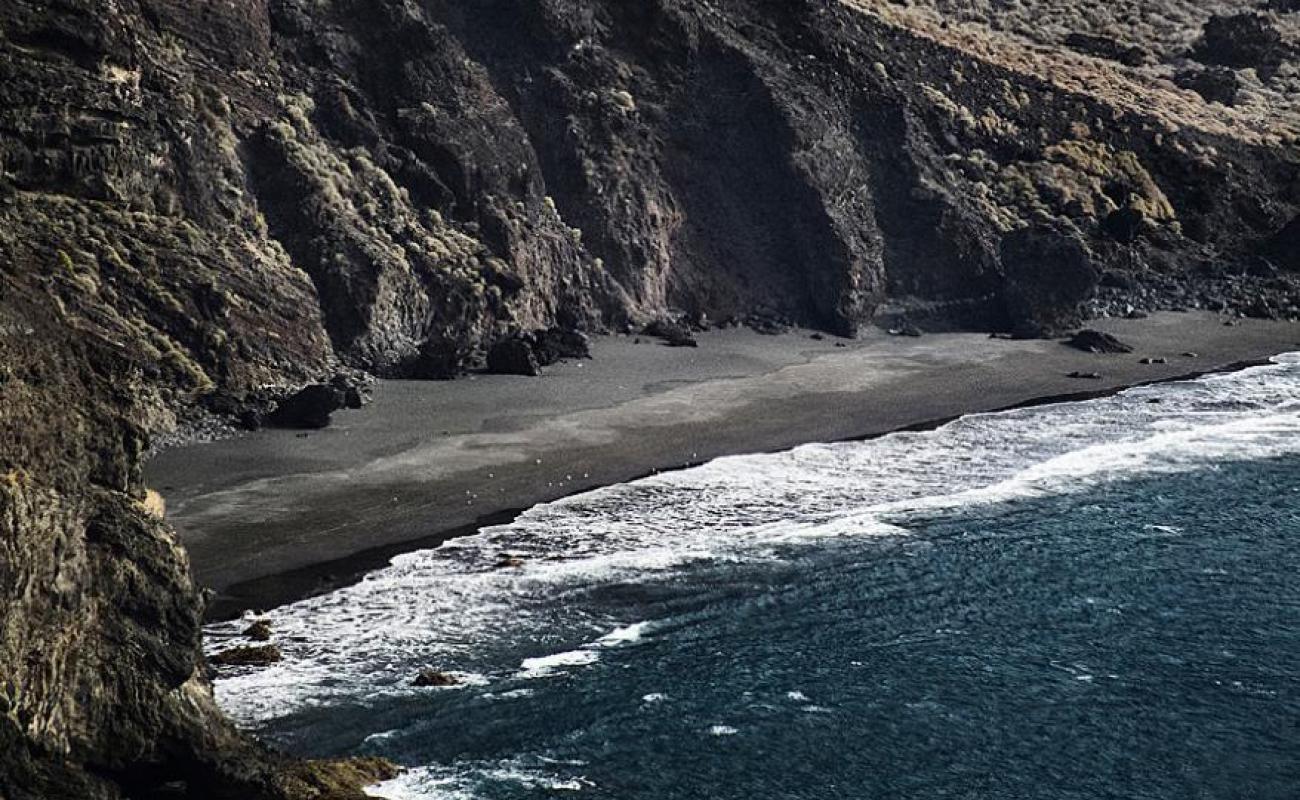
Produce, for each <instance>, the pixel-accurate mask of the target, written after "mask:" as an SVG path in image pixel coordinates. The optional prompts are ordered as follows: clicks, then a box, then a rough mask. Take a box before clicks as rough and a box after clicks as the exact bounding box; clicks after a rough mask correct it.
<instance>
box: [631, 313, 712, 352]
mask: <svg viewBox="0 0 1300 800" xmlns="http://www.w3.org/2000/svg"><path fill="white" fill-rule="evenodd" d="M641 332H642V333H644V334H645V335H646V336H653V337H655V338H656V339H662V340H663V342H664V344H666V345H668V346H669V347H699V342H697V341H695V335H694V334H693V333H691V329H690V328H689V327H687V326H686V325H683V324H682V323H680V322H674V321H673V320H671V319H668V318H667V317H660V318H659V319H656V320H653V321H651V322H650V324H648V325H646V326H645V328H644V329H643V330H642V331H641Z"/></svg>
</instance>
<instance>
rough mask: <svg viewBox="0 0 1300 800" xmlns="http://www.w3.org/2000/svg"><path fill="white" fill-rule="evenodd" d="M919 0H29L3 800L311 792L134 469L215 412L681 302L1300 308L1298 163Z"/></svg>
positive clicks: (7, 319)
mask: <svg viewBox="0 0 1300 800" xmlns="http://www.w3.org/2000/svg"><path fill="white" fill-rule="evenodd" d="M966 5H970V4H966ZM901 8H902V7H900V6H896V5H895V4H889V3H883V4H873V3H867V2H861V3H857V4H856V5H854V6H850V5H847V4H844V3H837V2H829V1H828V0H713V2H710V3H703V2H695V1H694V0H644V1H643V2H635V3H633V2H626V1H625V0H470V1H469V2H460V3H445V2H441V1H440V0H421V1H419V2H397V1H396V0H329V1H328V2H308V0H233V1H232V2H225V3H201V4H193V3H181V2H178V0H131V1H130V2H119V3H114V4H104V3H94V2H91V1H90V0H63V1H62V2H59V3H57V4H51V3H46V2H36V1H35V0H0V600H3V602H0V627H2V629H3V637H0V675H4V676H5V678H6V680H5V682H4V683H3V685H0V795H4V796H5V797H7V798H10V800H26V799H27V798H48V797H86V798H114V797H121V796H135V797H148V796H150V794H152V793H155V792H156V791H161V789H162V788H163V787H172V789H175V791H176V792H179V793H182V794H183V793H184V792H185V791H186V790H187V789H190V788H191V787H202V789H201V790H200V789H198V788H194V789H193V792H192V793H193V794H195V795H196V796H199V795H203V796H212V797H241V798H245V797H246V798H258V797H287V796H292V791H305V789H302V787H303V786H304V785H307V784H311V785H316V784H315V783H312V781H315V780H316V779H315V778H312V779H310V780H309V779H308V778H306V777H303V776H301V775H299V776H298V777H295V778H293V779H292V780H289V779H287V778H285V777H284V776H285V774H286V773H285V772H284V769H283V768H284V766H285V764H284V762H283V761H281V760H280V759H278V757H276V756H274V755H273V754H269V753H266V752H265V751H262V750H260V749H258V748H256V747H254V746H252V745H250V744H248V743H247V742H245V741H244V740H242V739H241V738H240V737H239V736H237V735H236V734H235V733H234V732H233V731H232V730H231V728H230V727H229V725H228V724H227V723H226V722H225V721H224V720H223V719H222V718H221V716H220V714H219V713H218V712H217V711H216V709H215V706H214V704H213V703H212V700H211V696H210V692H209V690H208V687H207V684H206V682H205V679H204V678H203V669H202V664H201V656H200V651H199V648H198V637H199V631H200V627H199V622H200V617H201V608H200V603H199V600H198V594H197V593H196V591H195V587H193V586H192V585H191V584H190V580H189V577H188V570H187V567H186V564H185V559H184V556H183V553H181V552H180V550H179V549H178V548H177V546H176V543H175V540H174V537H173V535H172V534H171V532H170V531H169V530H168V529H167V527H166V525H165V523H163V522H162V521H160V520H159V519H158V518H157V516H156V514H155V513H154V512H152V511H151V510H150V508H149V507H147V506H146V505H145V504H144V503H143V502H142V501H143V500H144V499H145V498H146V497H147V494H146V492H147V487H145V486H143V485H142V483H141V480H140V471H139V467H140V462H141V458H142V457H143V454H144V453H145V451H146V450H147V446H148V442H149V440H150V438H151V437H152V436H154V435H155V434H158V433H160V432H166V431H169V430H172V429H174V428H175V427H176V426H177V421H178V413H179V412H181V411H184V410H185V409H188V408H193V407H200V406H201V407H203V408H207V409H209V410H211V411H215V412H216V413H220V414H223V415H226V416H232V417H238V416H243V415H249V416H248V422H247V424H249V425H253V424H256V423H257V422H259V421H260V419H261V415H262V414H263V413H265V412H268V411H270V410H271V407H272V404H273V400H274V399H275V398H279V397H286V396H289V395H290V394H291V393H292V392H294V391H297V390H298V389H301V388H302V387H303V386H306V385H309V384H317V383H326V382H328V381H329V380H330V377H331V376H333V375H335V374H338V373H339V372H340V371H356V370H362V371H366V372H369V373H372V374H382V375H394V376H410V377H427V378H450V377H455V376H456V375H458V374H460V373H462V372H464V371H465V370H466V369H470V368H473V367H476V366H480V365H481V364H482V362H483V359H484V356H485V354H486V352H487V348H488V346H489V345H490V344H491V343H493V342H496V341H498V340H500V339H502V338H503V337H505V336H507V335H509V334H510V333H511V332H512V331H520V330H522V331H536V330H539V329H555V328H558V329H562V330H564V331H577V330H588V331H598V330H601V329H605V328H609V327H612V326H619V327H622V326H624V325H634V326H638V327H639V326H641V325H643V324H645V323H646V322H648V321H651V320H654V319H657V318H660V317H663V316H665V315H667V314H669V312H670V310H676V311H680V312H682V313H684V314H685V315H686V317H687V318H689V319H691V320H700V319H705V318H710V319H749V320H762V321H764V322H763V325H762V326H761V327H764V328H768V327H777V326H779V327H784V326H785V325H786V324H787V323H801V324H805V325H813V326H816V327H819V328H822V329H825V330H827V331H830V332H834V333H840V334H852V333H853V332H854V331H856V330H857V329H859V328H860V327H861V326H863V325H866V324H871V323H873V322H874V321H875V313H876V311H877V309H878V308H880V307H881V306H882V304H883V303H885V302H886V301H888V303H889V307H890V308H891V309H893V310H894V311H893V312H891V313H898V314H903V315H905V317H906V318H907V319H909V320H916V321H917V324H919V325H921V326H923V327H925V328H926V329H933V328H937V327H944V326H946V327H981V328H996V329H1010V328H1012V327H1017V328H1021V329H1033V330H1034V331H1036V332H1044V331H1047V330H1050V329H1053V328H1057V327H1060V326H1062V325H1068V324H1072V323H1073V321H1074V320H1076V319H1077V317H1078V316H1079V306H1080V304H1081V303H1083V302H1087V301H1088V298H1089V296H1090V294H1091V293H1094V292H1095V291H1097V289H1096V288H1095V287H1096V277H1095V270H1094V265H1097V266H1107V267H1109V266H1116V267H1120V268H1122V269H1123V270H1124V273H1123V274H1124V275H1125V279H1124V280H1122V281H1111V282H1110V283H1109V284H1108V285H1107V286H1106V287H1102V288H1103V289H1104V290H1105V291H1107V292H1112V293H1115V294H1116V295H1117V296H1118V297H1119V299H1120V300H1123V301H1124V302H1125V303H1128V302H1132V301H1137V302H1144V303H1146V304H1148V305H1159V304H1160V303H1162V302H1163V303H1169V302H1172V301H1173V300H1175V299H1176V300H1177V301H1178V302H1190V301H1195V300H1196V298H1197V297H1201V296H1203V295H1204V294H1205V293H1209V292H1211V291H1213V294H1214V297H1215V298H1216V302H1219V303H1221V307H1222V308H1224V309H1227V310H1233V309H1237V308H1246V307H1248V308H1249V309H1251V310H1252V313H1255V312H1257V311H1258V312H1260V313H1263V312H1265V311H1266V312H1267V313H1270V314H1282V313H1289V312H1288V310H1287V309H1290V308H1294V305H1295V297H1296V294H1295V291H1294V283H1293V282H1292V278H1291V277H1289V276H1287V275H1280V276H1278V275H1274V276H1267V277H1260V278H1259V280H1258V281H1256V282H1255V283H1251V281H1252V280H1253V278H1252V273H1250V272H1249V271H1248V270H1247V269H1246V268H1245V267H1244V266H1243V265H1248V264H1250V263H1253V262H1250V261H1249V259H1254V258H1256V257H1257V256H1258V255H1259V253H1260V251H1261V248H1264V247H1265V246H1266V244H1267V243H1268V242H1270V241H1276V240H1275V239H1273V238H1272V237H1275V236H1276V235H1277V232H1278V231H1279V230H1282V228H1283V226H1284V225H1285V224H1286V223H1287V222H1288V221H1289V220H1291V219H1294V218H1295V216H1296V214H1297V212H1298V211H1300V207H1298V205H1300V198H1297V196H1296V188H1295V187H1296V186H1297V185H1300V183H1298V182H1297V170H1296V167H1295V165H1294V159H1292V158H1290V157H1289V156H1288V153H1289V152H1290V151H1289V150H1288V148H1289V147H1292V146H1293V144H1292V143H1293V141H1294V140H1293V139H1290V140H1288V139H1285V138H1284V137H1283V136H1282V134H1280V133H1279V134H1277V135H1276V136H1274V135H1273V134H1272V133H1271V132H1268V131H1261V130H1260V129H1259V123H1258V117H1257V118H1255V121H1254V122H1251V125H1248V126H1238V125H1236V124H1228V123H1229V122H1233V121H1234V119H1235V118H1233V119H1228V122H1223V121H1222V120H1223V119H1225V118H1223V117H1222V116H1214V117H1213V119H1211V122H1213V123H1214V124H1210V123H1207V122H1205V121H1204V120H1202V119H1200V118H1199V117H1198V116H1197V115H1196V114H1189V122H1188V124H1177V125H1175V124H1173V123H1171V122H1170V121H1169V118H1168V117H1166V116H1160V115H1157V114H1156V113H1155V111H1154V110H1153V109H1166V110H1167V109H1168V108H1171V107H1172V108H1177V109H1179V110H1185V109H1186V108H1187V106H1188V104H1195V103H1196V97H1197V95H1195V94H1193V93H1191V92H1182V93H1180V95H1179V96H1178V97H1177V98H1175V100H1176V102H1172V101H1171V102H1169V103H1165V102H1164V101H1161V102H1154V101H1153V98H1154V100H1160V98H1162V97H1164V95H1163V94H1161V93H1162V92H1163V91H1164V90H1163V89H1160V90H1157V89H1153V88H1152V87H1151V86H1143V87H1139V88H1142V91H1136V90H1132V91H1130V90H1129V89H1127V88H1125V87H1124V86H1121V88H1122V89H1124V90H1123V91H1113V88H1114V87H1112V86H1111V85H1110V84H1108V83H1106V81H1100V80H1094V78H1095V77H1096V73H1094V72H1084V73H1080V74H1077V75H1076V74H1075V73H1074V72H1071V70H1074V69H1080V70H1082V69H1083V67H1081V66H1078V64H1077V63H1076V62H1069V63H1068V64H1067V65H1066V66H1065V67H1062V66H1061V65H1060V64H1059V63H1057V62H1056V61H1054V60H1051V59H1048V58H1047V56H1045V55H1044V54H1043V52H1041V51H1028V50H1020V49H1017V48H1016V47H1014V46H1012V47H1002V48H999V49H996V50H993V51H982V50H981V49H980V48H979V47H978V46H976V44H972V43H971V42H970V41H968V40H958V39H956V38H952V36H953V34H952V32H951V31H947V29H946V28H939V27H928V26H927V25H923V24H921V23H915V24H913V23H912V22H908V21H907V20H902V21H900V19H898V18H895V17H896V15H897V14H901V13H903V11H902V10H900V9H901ZM503 19H508V20H511V21H512V24H511V25H508V26H503V25H502V24H501V22H500V21H501V20H503ZM1202 21H1203V20H1200V21H1198V23H1197V25H1199V24H1200V22H1202ZM1094 35H1095V34H1094ZM1132 38H1133V37H1130V36H1127V35H1126V37H1125V38H1124V46H1123V47H1124V48H1127V47H1128V46H1129V44H1130V40H1131V39H1132ZM1194 38H1195V30H1194V29H1193V30H1189V31H1188V35H1187V37H1186V40H1187V42H1190V41H1191V40H1192V39H1194ZM1265 38H1266V39H1267V38H1268V34H1267V33H1265ZM1060 39H1061V37H1060V36H1055V35H1054V36H1053V37H1052V39H1051V41H1052V42H1059V41H1060ZM1270 41H1271V39H1270ZM1187 42H1185V43H1184V45H1185V44H1186V43H1187ZM1077 43H1079V40H1076V44H1077ZM1284 43H1285V42H1284ZM1083 44H1085V45H1086V46H1087V47H1086V49H1089V50H1090V51H1091V52H1103V51H1104V53H1110V52H1111V48H1110V47H1109V45H1106V44H1105V43H1098V42H1096V41H1092V40H1089V41H1087V42H1083ZM1148 44H1149V43H1145V42H1141V41H1131V45H1132V46H1143V47H1146V46H1147V45H1148ZM1264 44H1265V45H1266V47H1265V50H1267V51H1268V52H1267V54H1266V55H1268V60H1269V61H1270V62H1271V60H1272V55H1271V54H1273V53H1274V52H1275V51H1274V50H1272V49H1270V48H1271V45H1268V42H1267V41H1265V42H1264ZM1148 49H1149V50H1150V52H1151V53H1152V58H1162V57H1165V55H1166V54H1167V53H1169V52H1171V50H1170V46H1169V45H1167V44H1162V45H1160V46H1159V47H1149V48H1148ZM1284 52H1285V54H1289V53H1291V52H1292V51H1291V49H1290V45H1288V46H1287V48H1285V49H1284ZM1126 53H1127V50H1125V49H1123V48H1120V49H1117V50H1115V51H1114V52H1113V53H1111V55H1116V54H1117V55H1118V56H1119V57H1120V58H1121V60H1127V61H1130V62H1136V60H1137V59H1136V57H1129V56H1128V55H1126ZM1074 55H1075V56H1076V57H1077V58H1078V59H1084V58H1087V57H1086V56H1081V55H1078V54H1077V53H1076V54H1074ZM1284 57H1289V55H1284ZM1252 58H1253V56H1252ZM1039 59H1041V61H1040V60H1039ZM1100 61H1103V62H1105V63H1106V64H1111V63H1113V62H1112V61H1110V60H1108V59H1101V60H1100ZM1044 64H1046V66H1044ZM1071 65H1073V66H1071ZM1120 66H1122V65H1120ZM1088 69H1092V67H1089V68H1088ZM1049 73H1050V75H1052V76H1053V78H1052V80H1050V81H1049V80H1047V79H1046V78H1043V77H1042V75H1045V74H1049ZM1107 75H1109V73H1107ZM1107 79H1109V78H1107ZM1071 80H1073V82H1070V81H1071ZM1054 81H1057V82H1054ZM1125 86H1127V85H1125ZM1195 110H1197V111H1198V113H1199V112H1201V111H1204V112H1205V113H1207V114H1208V113H1210V112H1209V111H1206V110H1205V109H1195ZM1162 113H1163V112H1162ZM1228 113H1230V110H1229V109H1223V108H1220V107H1216V108H1215V109H1213V114H1215V115H1223V114H1228ZM1239 131H1241V132H1243V133H1241V135H1238V132H1239ZM1245 133H1249V134H1250V135H1249V136H1247V135H1245ZM1121 209H1130V210H1131V213H1130V212H1124V213H1125V215H1127V217H1128V218H1129V219H1130V220H1132V219H1138V220H1139V221H1140V222H1141V226H1140V233H1141V235H1140V236H1128V235H1123V236H1118V237H1117V236H1114V235H1113V234H1114V232H1115V231H1116V230H1119V229H1113V230H1112V231H1111V235H1108V234H1107V232H1106V226H1105V224H1104V223H1105V221H1106V220H1107V219H1112V218H1113V217H1112V215H1114V214H1115V213H1116V212H1119V211H1120V210H1121ZM1115 219H1120V218H1115ZM1130 227H1131V226H1130ZM1125 230H1128V228H1125ZM1134 230H1138V229H1136V228H1134ZM1121 232H1122V231H1121ZM1195 265H1209V266H1208V267H1205V266H1201V267H1198V266H1195ZM1239 267H1240V269H1238V268H1239ZM1264 281H1266V283H1265V282H1264ZM1202 286H1204V287H1206V288H1204V289H1202V288H1200V287H1202ZM1189 287H1192V288H1191V289H1189ZM1260 287H1265V288H1260ZM1263 293H1267V297H1264V296H1263ZM1171 298H1172V299H1171ZM778 321H779V322H778ZM769 322H770V323H771V324H770V325H769V324H768V323H769ZM686 334H687V335H686V337H685V338H682V341H687V340H688V339H689V334H690V331H689V330H687V331H686ZM555 344H557V345H558V346H562V347H563V348H564V349H566V350H570V351H572V352H577V348H576V345H575V343H573V342H566V341H560V340H557V341H556V342H555ZM571 345H572V347H571ZM334 388H346V387H337V386H336V387H334ZM361 399H363V398H362V397H361V393H360V390H358V394H357V396H356V397H355V398H351V399H347V400H346V402H347V403H348V404H349V405H352V404H354V403H355V402H356V401H359V400H361ZM87 698H89V699H87ZM366 772H367V771H366V770H351V769H343V770H337V771H331V772H329V775H327V776H325V778H321V781H325V780H326V779H328V781H329V782H333V781H335V780H336V779H338V780H342V779H343V777H346V776H349V775H358V776H359V775H361V774H363V773H366ZM340 776H342V777H340ZM295 781H296V783H295ZM304 781H305V782H306V783H304ZM319 782H320V781H317V783H319ZM331 785H333V784H332V783H331ZM293 786H296V787H298V788H297V789H291V787H293ZM286 787H290V788H286Z"/></svg>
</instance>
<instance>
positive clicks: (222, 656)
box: [208, 644, 283, 667]
mask: <svg viewBox="0 0 1300 800" xmlns="http://www.w3.org/2000/svg"><path fill="white" fill-rule="evenodd" d="M282 658H283V656H281V655H280V648H278V647H276V646H275V645H273V644H262V645H252V646H239V647H232V648H230V649H228V650H222V651H221V652H220V653H217V654H215V655H213V656H211V657H210V658H209V659H208V663H209V664H211V665H213V666H216V667H265V666H268V665H270V664H274V663H276V662H277V661H280V660H281V659H282Z"/></svg>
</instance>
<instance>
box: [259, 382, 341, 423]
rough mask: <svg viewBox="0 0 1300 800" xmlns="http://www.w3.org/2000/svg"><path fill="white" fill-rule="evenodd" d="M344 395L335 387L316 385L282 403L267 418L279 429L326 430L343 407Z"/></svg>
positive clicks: (304, 389) (300, 391)
mask: <svg viewBox="0 0 1300 800" xmlns="http://www.w3.org/2000/svg"><path fill="white" fill-rule="evenodd" d="M343 402H344V397H343V393H342V392H340V391H339V390H338V389H336V388H334V387H333V386H329V385H327V384H323V383H314V384H312V385H310V386H306V387H303V388H302V389H300V390H299V391H298V392H296V393H295V394H293V395H290V396H289V397H288V398H287V399H285V400H284V401H282V402H281V403H280V404H279V405H278V406H276V408H275V410H274V411H272V412H271V414H270V415H269V416H267V417H266V424H268V425H273V426H275V427H277V428H312V429H315V428H325V427H328V426H329V424H330V416H331V415H332V414H333V413H334V412H335V411H338V410H339V409H340V408H342V407H343Z"/></svg>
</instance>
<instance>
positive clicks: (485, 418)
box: [146, 313, 1300, 617]
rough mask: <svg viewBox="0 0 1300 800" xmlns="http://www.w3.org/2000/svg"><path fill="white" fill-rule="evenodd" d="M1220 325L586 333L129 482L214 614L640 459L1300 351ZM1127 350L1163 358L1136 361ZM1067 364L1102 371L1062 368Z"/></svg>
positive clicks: (196, 450) (1290, 340)
mask: <svg viewBox="0 0 1300 800" xmlns="http://www.w3.org/2000/svg"><path fill="white" fill-rule="evenodd" d="M1223 323H1224V321H1223V319H1222V318H1220V317H1217V316H1215V315H1212V314H1208V313H1165V314H1159V315H1154V316H1152V317H1150V318H1147V319H1143V320H1104V321H1100V322H1097V323H1094V325H1093V327H1097V328H1099V329H1102V330H1106V331H1109V332H1111V333H1114V334H1115V335H1117V336H1119V337H1120V338H1121V339H1123V340H1124V341H1126V342H1128V343H1129V344H1131V345H1133V346H1134V347H1135V352H1134V353H1132V354H1126V355H1093V354H1088V353H1081V352H1078V351H1076V350H1073V349H1071V348H1068V347H1065V346H1064V345H1062V344H1061V343H1059V342H1055V341H1008V340H1001V339H991V338H989V337H988V336H987V335H984V334H930V335H926V336H924V337H920V338H907V337H891V336H888V335H887V334H885V333H883V332H878V331H871V332H870V333H868V334H866V335H864V336H863V337H861V338H860V339H857V340H837V339H835V338H833V337H826V339H825V340H822V341H817V340H814V339H812V338H810V332H808V331H792V332H790V333H788V334H784V335H780V336H761V335H759V334H756V333H753V332H752V331H748V330H727V331H716V332H709V333H705V334H702V335H701V336H700V337H699V341H700V347H699V348H698V349H679V348H669V347H665V346H663V345H661V344H659V343H658V342H656V341H655V340H651V339H644V338H643V339H642V340H641V343H640V344H637V343H635V340H634V339H633V338H631V337H623V336H607V337H597V338H595V340H594V341H593V348H592V349H593V352H594V355H595V358H594V359H593V360H591V361H581V362H569V363H564V364H559V365H556V366H553V367H550V368H548V369H547V370H546V374H545V375H544V376H542V377H540V378H524V377H512V376H496V375H476V376H471V377H469V378H466V379H463V380H459V381H453V382H418V381H384V382H381V383H380V385H379V386H378V388H377V390H376V394H375V400H374V402H373V403H372V404H370V405H369V406H367V407H366V408H365V409H362V410H360V411H345V412H340V413H338V414H336V415H335V423H334V425H333V426H331V427H330V428H328V429H326V430H323V431H319V432H312V433H309V434H305V435H304V434H302V433H300V432H295V431H283V430H267V431H260V432H257V433H253V434H247V435H243V436H240V437H238V438H234V439H229V440H225V441H221V442H215V443H209V444H197V445H188V446H184V447H179V448H175V449H172V450H169V451H166V452H164V453H162V454H160V455H159V456H157V457H156V458H154V459H153V460H151V461H150V463H149V464H148V465H147V468H146V476H147V479H148V481H149V483H150V485H151V486H152V487H153V488H155V489H157V490H158V491H160V492H161V493H162V494H163V496H164V497H165V498H166V501H167V509H168V518H169V520H170V521H171V522H172V523H173V524H174V525H175V527H176V529H177V530H178V531H179V533H180V536H181V539H182V540H183V542H184V543H185V545H186V548H187V549H188V551H189V554H190V559H191V562H192V565H193V569H194V574H195V576H196V581H197V582H198V583H199V584H200V585H202V586H205V587H210V588H213V589H215V590H216V596H215V600H214V603H213V604H212V606H211V615H212V616H214V617H221V616H228V615H231V614H236V613H239V612H240V611H242V610H243V609H245V608H265V607H269V606H273V605H278V604H280V603H283V602H287V601H289V600H292V599H294V598H297V597H300V596H303V595H305V594H309V593H311V592H315V591H321V590H324V589H328V588H330V587H332V586H335V585H339V584H341V583H343V582H346V581H348V580H352V579H355V578H356V577H357V576H359V575H360V574H361V573H363V572H364V571H366V570H369V569H373V568H376V567H379V566H382V565H383V564H384V563H385V562H386V561H387V559H388V558H390V557H391V556H392V555H394V554H396V553H399V552H404V551H409V550H413V549H418V548H421V547H431V546H435V545H436V544H437V543H438V542H440V541H442V540H444V539H446V538H447V537H449V536H452V535H456V534H458V533H461V532H464V531H472V530H475V529H477V528H478V527H479V526H480V525H482V524H486V523H492V522H499V521H504V520H506V519H509V517H510V516H512V515H513V513H515V512H516V511H517V510H519V509H522V508H527V507H529V506H532V505H535V504H537V503H541V502H546V501H548V500H553V499H556V498H559V497H562V496H564V495H567V494H571V493H574V492H579V491H583V490H585V489H589V488H594V487H597V486H602V485H608V484H611V483H616V482H620V481H626V480H630V479H633V478H636V477H639V476H641V475H645V474H647V473H649V472H652V471H655V470H664V469H674V468H680V467H683V466H687V465H690V464H694V463H699V462H701V461H705V460H708V459H711V458H716V457H718V456H722V455H730V454H736V453H748V452H762V451H771V450H780V449H785V448H789V447H793V446H796V445H799V444H802V443H806V442H812V441H833V440H840V439H848V438H855V437H865V436H871V435H877V434H880V433H884V432H888V431H891V430H897V429H900V428H906V427H916V426H923V425H929V424H934V423H935V422H938V421H941V420H945V419H950V418H952V417H955V416H958V415H961V414H965V413H972V412H978V411H990V410H995V409H1001V408H1007V407H1011V406H1015V405H1020V404H1024V403H1028V402H1034V401H1040V400H1043V399H1045V398H1063V397H1066V396H1072V395H1079V394H1087V393H1105V392H1108V391H1113V390H1115V389H1117V388H1120V387H1124V386H1131V385H1134V384H1139V383H1145V382H1150V381H1158V380H1169V379H1172V378H1176V377H1180V376H1187V375H1191V374H1196V373H1201V372H1205V371H1211V370H1216V369H1223V368H1228V367H1230V366H1234V365H1240V364H1241V363H1242V362H1252V361H1258V360H1260V359H1264V358H1267V357H1268V356H1270V355H1274V354H1277V353H1281V352H1287V351H1293V350H1300V325H1297V324H1294V323H1281V322H1267V321H1258V320H1243V321H1241V322H1240V324H1238V325H1235V326H1231V327H1229V326H1225V325H1224V324H1223ZM837 345H839V346H837ZM1187 352H1195V353H1197V354H1198V356H1197V357H1195V358H1192V357H1188V356H1186V355H1184V354H1185V353H1187ZM1144 357H1163V358H1166V359H1167V360H1168V363H1166V364H1153V365H1144V364H1141V363H1140V361H1141V359H1142V358H1144ZM1076 370H1079V371H1085V372H1097V373H1100V374H1101V375H1102V378H1101V379H1100V380H1079V379H1074V378H1070V377H1067V376H1068V374H1069V373H1070V372H1072V371H1076Z"/></svg>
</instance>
